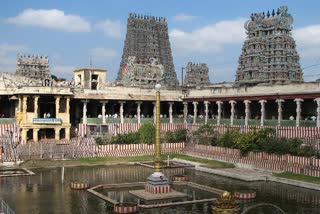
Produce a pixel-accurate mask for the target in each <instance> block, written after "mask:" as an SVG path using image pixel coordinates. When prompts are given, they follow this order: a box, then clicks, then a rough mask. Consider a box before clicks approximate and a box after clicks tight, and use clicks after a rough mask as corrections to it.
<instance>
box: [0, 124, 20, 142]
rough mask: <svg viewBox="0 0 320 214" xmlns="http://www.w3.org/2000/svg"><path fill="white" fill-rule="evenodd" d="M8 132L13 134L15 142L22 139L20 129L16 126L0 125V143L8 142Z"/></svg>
mask: <svg viewBox="0 0 320 214" xmlns="http://www.w3.org/2000/svg"><path fill="white" fill-rule="evenodd" d="M7 131H9V132H11V133H12V134H13V140H14V141H15V142H19V138H20V130H19V127H18V126H17V125H16V124H0V137H2V138H0V141H3V140H5V141H7V139H6V138H7V136H8V134H7V133H6V132H7Z"/></svg>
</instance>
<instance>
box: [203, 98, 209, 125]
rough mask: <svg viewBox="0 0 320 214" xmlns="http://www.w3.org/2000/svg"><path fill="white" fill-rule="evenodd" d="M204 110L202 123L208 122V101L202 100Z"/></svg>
mask: <svg viewBox="0 0 320 214" xmlns="http://www.w3.org/2000/svg"><path fill="white" fill-rule="evenodd" d="M203 103H204V112H205V117H204V124H208V117H209V104H210V102H209V101H204V102H203Z"/></svg>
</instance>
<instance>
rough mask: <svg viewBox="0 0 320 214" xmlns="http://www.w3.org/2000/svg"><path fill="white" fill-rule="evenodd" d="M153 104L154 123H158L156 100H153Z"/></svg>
mask: <svg viewBox="0 0 320 214" xmlns="http://www.w3.org/2000/svg"><path fill="white" fill-rule="evenodd" d="M152 104H153V123H154V124H155V123H156V102H152Z"/></svg>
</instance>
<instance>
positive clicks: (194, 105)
mask: <svg viewBox="0 0 320 214" xmlns="http://www.w3.org/2000/svg"><path fill="white" fill-rule="evenodd" d="M192 104H193V124H195V123H197V117H198V109H197V106H198V102H192Z"/></svg>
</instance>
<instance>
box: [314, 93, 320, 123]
mask: <svg viewBox="0 0 320 214" xmlns="http://www.w3.org/2000/svg"><path fill="white" fill-rule="evenodd" d="M314 101H315V102H317V127H320V98H316V99H314Z"/></svg>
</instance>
